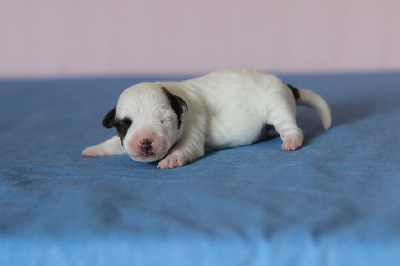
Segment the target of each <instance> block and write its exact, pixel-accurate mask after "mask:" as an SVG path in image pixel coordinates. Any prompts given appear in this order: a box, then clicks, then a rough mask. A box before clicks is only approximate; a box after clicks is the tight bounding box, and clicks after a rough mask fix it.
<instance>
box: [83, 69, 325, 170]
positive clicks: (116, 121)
mask: <svg viewBox="0 0 400 266" xmlns="http://www.w3.org/2000/svg"><path fill="white" fill-rule="evenodd" d="M296 103H297V104H301V105H306V106H309V107H311V108H313V109H314V110H316V111H317V113H318V114H319V116H320V118H321V120H322V123H323V126H324V128H325V129H328V128H330V126H331V113H330V109H329V106H328V105H327V103H326V102H325V101H324V100H323V99H322V98H321V97H320V96H318V95H317V94H315V93H314V92H312V91H309V90H305V89H297V88H294V87H292V86H290V85H288V84H285V83H283V82H282V81H281V80H280V79H279V78H278V77H276V76H274V75H271V74H265V73H262V72H260V71H257V70H250V69H235V70H222V71H216V72H212V73H210V74H208V75H205V76H202V77H199V78H194V79H190V80H185V81H182V82H154V83H139V84H137V85H134V86H131V87H130V88H128V89H126V90H125V91H124V92H123V93H122V94H121V95H120V97H119V100H118V103H117V105H116V107H115V108H114V109H112V110H111V111H110V112H109V113H108V114H107V115H106V116H105V118H104V120H103V125H104V126H105V127H106V128H111V127H116V129H117V132H118V136H115V137H112V138H110V139H108V140H106V141H105V142H103V143H100V144H98V145H95V146H91V147H87V148H86V149H84V150H83V152H82V154H83V156H87V157H97V156H109V155H117V154H124V153H126V154H127V155H129V156H130V157H131V158H132V159H133V160H135V161H140V162H153V161H159V160H160V162H159V163H158V168H162V169H166V168H174V167H180V166H183V165H186V164H188V163H190V162H192V161H194V160H197V159H199V158H201V157H202V156H204V154H205V151H207V150H215V149H224V148H228V147H234V146H240V145H248V144H251V143H254V142H256V141H258V140H260V139H261V137H262V134H261V132H262V129H263V128H264V127H265V126H266V125H272V126H274V127H275V129H276V131H277V132H278V133H279V135H280V137H281V139H282V141H283V144H282V149H283V150H285V151H292V150H297V149H299V148H301V146H302V143H303V133H302V131H301V129H300V128H299V127H298V126H297V123H296V118H295V117H296Z"/></svg>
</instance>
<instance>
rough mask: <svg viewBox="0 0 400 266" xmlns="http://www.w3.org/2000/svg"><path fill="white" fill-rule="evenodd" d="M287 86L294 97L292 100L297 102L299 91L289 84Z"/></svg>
mask: <svg viewBox="0 0 400 266" xmlns="http://www.w3.org/2000/svg"><path fill="white" fill-rule="evenodd" d="M287 86H288V87H289V89H290V90H291V91H292V93H293V96H294V99H295V100H298V99H300V93H299V89H298V88H296V87H293V86H292V85H290V84H287Z"/></svg>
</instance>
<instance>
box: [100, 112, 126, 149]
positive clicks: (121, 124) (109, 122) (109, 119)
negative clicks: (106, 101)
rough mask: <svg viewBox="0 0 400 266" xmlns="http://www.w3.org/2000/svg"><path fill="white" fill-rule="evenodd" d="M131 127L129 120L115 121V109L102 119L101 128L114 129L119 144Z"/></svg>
mask: <svg viewBox="0 0 400 266" xmlns="http://www.w3.org/2000/svg"><path fill="white" fill-rule="evenodd" d="M131 125H132V120H131V119H129V118H127V117H126V118H124V119H115V107H114V108H113V109H111V111H110V112H108V113H107V114H106V116H105V117H104V119H103V126H104V127H105V128H112V127H115V128H116V129H117V132H118V136H119V137H120V139H121V143H122V141H123V140H124V138H125V136H126V133H127V132H128V129H129V127H130V126H131Z"/></svg>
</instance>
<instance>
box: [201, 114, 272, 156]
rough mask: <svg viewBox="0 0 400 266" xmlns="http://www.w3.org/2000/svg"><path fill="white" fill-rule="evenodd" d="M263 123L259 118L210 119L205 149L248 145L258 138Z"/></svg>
mask: <svg viewBox="0 0 400 266" xmlns="http://www.w3.org/2000/svg"><path fill="white" fill-rule="evenodd" d="M263 128H264V123H263V122H262V121H261V120H260V119H254V118H253V119H228V120H221V119H216V118H214V119H210V121H209V123H208V124H207V134H206V150H216V149H225V148H230V147H235V146H242V145H249V144H252V143H254V142H256V141H257V140H259V139H260V136H261V132H262V131H263Z"/></svg>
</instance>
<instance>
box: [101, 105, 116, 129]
mask: <svg viewBox="0 0 400 266" xmlns="http://www.w3.org/2000/svg"><path fill="white" fill-rule="evenodd" d="M103 126H104V127H105V128H112V127H113V126H115V107H114V108H113V109H111V110H110V112H108V113H107V114H106V116H105V117H104V119H103Z"/></svg>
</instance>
